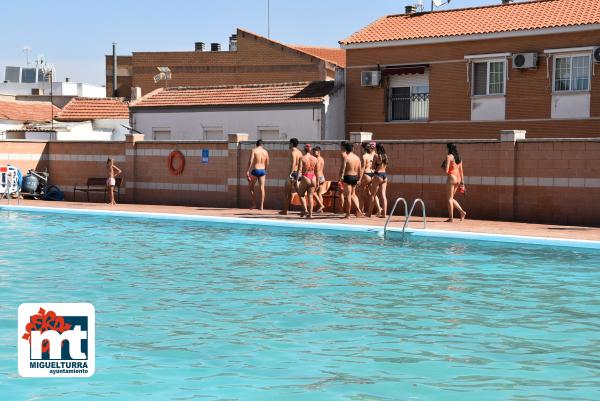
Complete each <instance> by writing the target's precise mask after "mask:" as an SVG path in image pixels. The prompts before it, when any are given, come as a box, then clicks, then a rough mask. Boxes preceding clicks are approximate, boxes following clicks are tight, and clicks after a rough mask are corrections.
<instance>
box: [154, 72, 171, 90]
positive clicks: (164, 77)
mask: <svg viewBox="0 0 600 401" xmlns="http://www.w3.org/2000/svg"><path fill="white" fill-rule="evenodd" d="M156 69H157V70H158V71H159V73H158V74H156V75H155V76H154V83H155V84H157V83H159V82H160V81H165V89H167V83H168V81H169V80H170V79H171V69H170V68H169V67H156Z"/></svg>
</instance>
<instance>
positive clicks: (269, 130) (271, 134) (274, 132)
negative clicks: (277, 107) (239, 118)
mask: <svg viewBox="0 0 600 401" xmlns="http://www.w3.org/2000/svg"><path fill="white" fill-rule="evenodd" d="M258 136H259V137H260V139H262V140H263V141H277V140H279V139H280V136H279V128H277V127H259V128H258Z"/></svg>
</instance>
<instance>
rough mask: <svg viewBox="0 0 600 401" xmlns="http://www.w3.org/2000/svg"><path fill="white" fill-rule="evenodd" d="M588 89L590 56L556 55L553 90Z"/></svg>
mask: <svg viewBox="0 0 600 401" xmlns="http://www.w3.org/2000/svg"><path fill="white" fill-rule="evenodd" d="M589 89H590V56H589V55H569V56H557V57H555V59H554V91H555V92H569V91H571V92H572V91H587V90H589Z"/></svg>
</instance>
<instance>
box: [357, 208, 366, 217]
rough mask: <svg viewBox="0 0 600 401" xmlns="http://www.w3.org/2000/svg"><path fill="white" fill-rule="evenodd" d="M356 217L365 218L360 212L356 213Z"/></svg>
mask: <svg viewBox="0 0 600 401" xmlns="http://www.w3.org/2000/svg"><path fill="white" fill-rule="evenodd" d="M356 217H357V218H361V217H365V215H364V213H363V212H361V211H360V210H359V211H357V212H356Z"/></svg>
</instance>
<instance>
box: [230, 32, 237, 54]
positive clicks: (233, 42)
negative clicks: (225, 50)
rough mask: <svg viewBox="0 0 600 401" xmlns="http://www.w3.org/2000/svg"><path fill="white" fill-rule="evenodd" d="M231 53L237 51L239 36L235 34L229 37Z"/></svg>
mask: <svg viewBox="0 0 600 401" xmlns="http://www.w3.org/2000/svg"><path fill="white" fill-rule="evenodd" d="M229 51H230V52H234V51H237V34H235V33H234V34H233V35H231V36H230V37H229Z"/></svg>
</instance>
